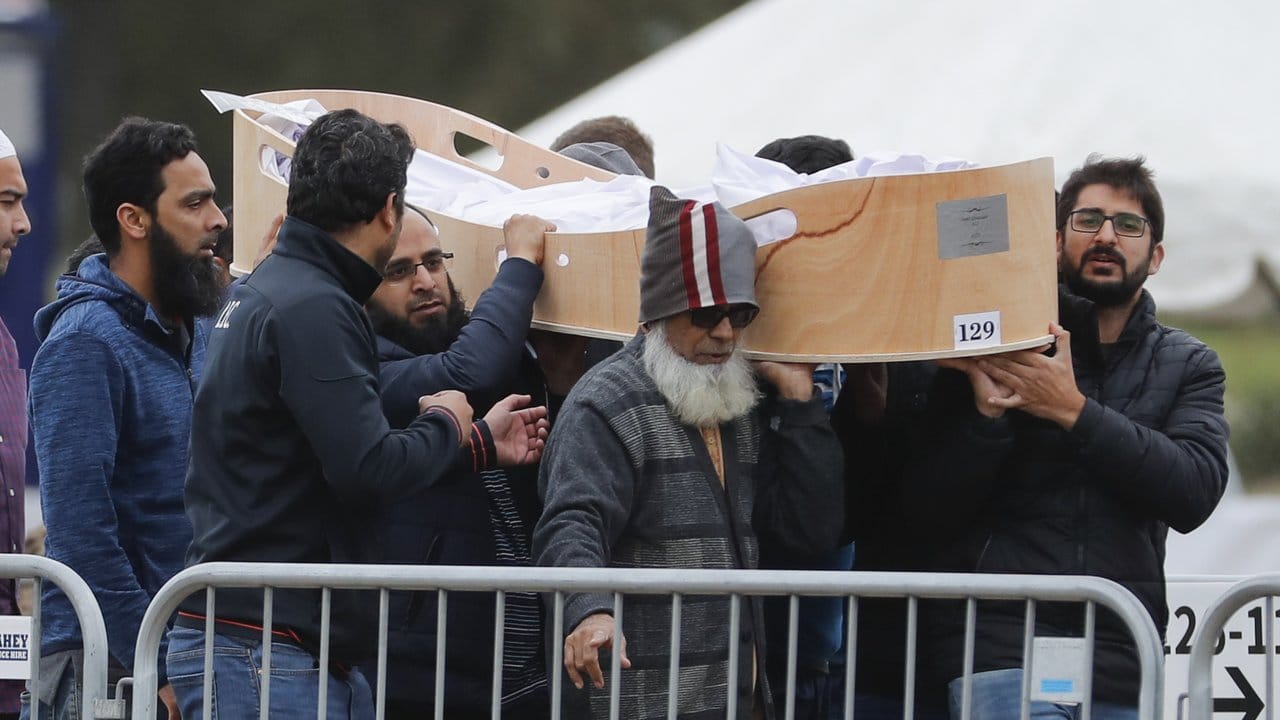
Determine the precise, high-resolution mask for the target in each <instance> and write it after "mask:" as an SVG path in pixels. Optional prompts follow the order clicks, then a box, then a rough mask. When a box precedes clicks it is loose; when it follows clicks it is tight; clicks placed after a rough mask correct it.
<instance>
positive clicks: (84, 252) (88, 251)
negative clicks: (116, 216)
mask: <svg viewBox="0 0 1280 720" xmlns="http://www.w3.org/2000/svg"><path fill="white" fill-rule="evenodd" d="M106 251H107V249H106V248H104V247H102V241H101V240H99V239H98V236H97V235H90V236H89V237H88V238H86V239H85V241H84V242H82V243H80V244H79V245H77V246H76V249H75V250H72V251H71V254H70V255H68V256H67V273H66V274H68V275H75V274H76V272H77V271H79V270H80V263H82V262H84V261H85V260H87V259H88V258H89V257H90V256H92V255H97V254H98V253H100V252H106Z"/></svg>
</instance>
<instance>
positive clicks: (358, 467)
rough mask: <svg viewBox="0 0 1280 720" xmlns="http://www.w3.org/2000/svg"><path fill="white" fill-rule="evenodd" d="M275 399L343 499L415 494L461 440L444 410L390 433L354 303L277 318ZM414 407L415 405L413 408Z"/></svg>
mask: <svg viewBox="0 0 1280 720" xmlns="http://www.w3.org/2000/svg"><path fill="white" fill-rule="evenodd" d="M265 331H266V332H274V333H276V334H277V335H278V342H276V343H275V345H276V346H277V347H278V348H279V353H280V358H279V363H280V389H279V392H280V397H281V398H282V400H283V401H284V403H285V405H286V406H288V408H289V410H290V412H291V413H292V415H293V417H294V418H295V419H296V421H297V422H298V424H299V426H300V428H301V430H302V432H303V434H304V435H305V436H306V438H307V441H308V442H309V443H310V445H311V448H312V449H313V450H314V452H315V453H316V456H317V457H318V458H319V460H320V465H321V467H322V468H323V470H324V476H325V480H326V481H327V482H328V483H329V484H330V485H331V486H332V487H333V488H334V490H335V491H336V492H337V493H338V496H339V497H342V498H344V499H351V500H359V499H365V500H367V499H368V497H369V496H370V495H372V496H373V497H377V498H380V499H382V500H383V501H390V500H395V499H398V498H402V497H405V496H407V495H409V494H411V493H413V492H416V491H418V490H421V489H422V488H425V487H427V486H429V485H431V484H432V483H434V482H435V481H436V480H438V479H439V478H440V477H441V476H442V475H443V474H444V472H445V471H446V470H447V469H448V468H449V467H450V466H451V465H453V463H454V462H455V461H456V460H457V457H458V453H459V449H460V446H461V444H462V438H464V437H467V435H468V434H469V432H470V428H462V427H459V424H458V421H457V419H456V418H454V417H453V416H452V414H450V413H447V412H431V413H427V414H424V415H421V416H419V417H417V418H416V419H414V421H413V422H412V423H410V424H409V426H408V427H406V428H405V429H404V430H392V429H391V427H390V426H389V425H388V424H387V419H386V418H385V417H384V416H383V414H382V403H381V400H380V399H379V397H378V379H377V358H376V357H375V353H374V350H373V342H372V341H373V337H372V328H370V326H369V321H368V319H367V318H366V317H364V313H363V311H362V310H361V309H360V307H359V306H358V305H355V304H354V303H349V302H341V301H336V300H335V301H333V302H331V303H326V304H325V306H324V307H310V308H305V309H303V310H302V311H298V312H293V313H290V314H289V315H288V317H287V318H286V317H277V318H275V322H271V323H269V324H268V326H267V327H266V328H265ZM415 409H416V407H415Z"/></svg>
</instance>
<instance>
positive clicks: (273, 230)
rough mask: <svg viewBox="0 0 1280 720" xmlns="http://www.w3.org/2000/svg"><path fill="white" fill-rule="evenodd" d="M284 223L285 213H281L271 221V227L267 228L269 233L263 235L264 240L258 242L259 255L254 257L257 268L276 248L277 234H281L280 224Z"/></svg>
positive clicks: (254, 264)
mask: <svg viewBox="0 0 1280 720" xmlns="http://www.w3.org/2000/svg"><path fill="white" fill-rule="evenodd" d="M283 224H284V213H280V214H279V215H277V216H276V217H275V219H274V220H272V221H271V227H269V228H267V234H266V235H263V236H262V241H261V242H259V243H258V255H257V257H255V258H254V259H253V266H254V267H255V268H256V267H258V266H259V265H261V264H262V261H263V260H266V259H267V256H268V255H270V254H271V251H272V250H275V249H276V236H277V235H279V234H280V226H281V225H283Z"/></svg>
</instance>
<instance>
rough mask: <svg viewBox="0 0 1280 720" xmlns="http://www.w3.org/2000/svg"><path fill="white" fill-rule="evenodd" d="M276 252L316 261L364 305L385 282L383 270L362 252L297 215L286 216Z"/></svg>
mask: <svg viewBox="0 0 1280 720" xmlns="http://www.w3.org/2000/svg"><path fill="white" fill-rule="evenodd" d="M272 253H274V254H276V255H279V256H281V257H289V258H295V259H297V260H301V261H303V262H305V263H307V264H309V265H314V266H316V267H318V268H320V269H321V270H323V271H325V272H327V273H329V274H330V275H332V276H333V277H334V278H336V279H337V280H338V283H339V284H341V285H342V289H343V290H345V291H346V293H347V294H348V295H350V296H351V297H352V298H353V299H354V300H355V301H356V302H358V303H360V304H361V305H363V304H365V301H367V300H368V299H369V296H370V295H372V294H373V291H374V290H376V289H377V288H378V284H379V283H381V282H382V273H380V272H378V271H377V270H374V269H373V266H372V265H370V264H369V263H367V262H365V261H364V258H361V257H360V256H359V255H356V254H355V253H353V252H351V251H350V250H348V249H347V248H345V247H343V245H342V243H340V242H338V241H337V240H335V239H333V236H332V235H330V234H329V233H327V232H325V231H324V230H321V229H320V228H318V227H316V226H315V225H312V224H311V223H308V222H306V221H304V220H299V219H297V218H295V217H286V218H285V219H284V224H283V225H281V226H280V234H279V235H278V236H277V238H276V247H275V250H273V251H272Z"/></svg>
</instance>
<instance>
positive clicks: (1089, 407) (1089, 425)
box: [1067, 398, 1107, 445]
mask: <svg viewBox="0 0 1280 720" xmlns="http://www.w3.org/2000/svg"><path fill="white" fill-rule="evenodd" d="M1106 414H1107V409H1106V408H1104V407H1102V405H1101V404H1100V403H1099V402H1098V401H1097V400H1094V399H1093V398H1085V400H1084V407H1083V408H1081V409H1080V417H1078V418H1076V424H1075V425H1072V426H1071V431H1070V432H1069V433H1067V434H1068V435H1070V436H1071V437H1072V438H1073V439H1074V440H1075V441H1076V442H1078V443H1080V444H1081V445H1087V444H1088V443H1089V440H1090V439H1091V438H1093V437H1095V436H1096V435H1097V432H1098V428H1099V427H1100V426H1101V425H1102V423H1103V420H1104V418H1105V416H1106Z"/></svg>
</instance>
